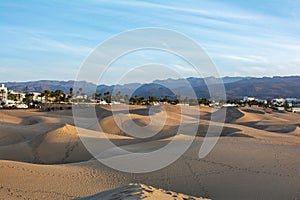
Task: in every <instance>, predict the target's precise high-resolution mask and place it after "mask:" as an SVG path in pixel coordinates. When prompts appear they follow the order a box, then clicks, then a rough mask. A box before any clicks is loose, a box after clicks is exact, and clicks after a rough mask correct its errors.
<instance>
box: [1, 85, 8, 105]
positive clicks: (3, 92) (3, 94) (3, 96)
mask: <svg viewBox="0 0 300 200" xmlns="http://www.w3.org/2000/svg"><path fill="white" fill-rule="evenodd" d="M7 94H8V92H7V87H5V86H4V84H2V85H1V87H0V101H6V100H7Z"/></svg>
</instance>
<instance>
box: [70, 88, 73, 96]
mask: <svg viewBox="0 0 300 200" xmlns="http://www.w3.org/2000/svg"><path fill="white" fill-rule="evenodd" d="M72 97H73V88H70V98H72Z"/></svg>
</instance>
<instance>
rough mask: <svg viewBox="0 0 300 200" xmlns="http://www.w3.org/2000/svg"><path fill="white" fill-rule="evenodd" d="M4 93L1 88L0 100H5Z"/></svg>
mask: <svg viewBox="0 0 300 200" xmlns="http://www.w3.org/2000/svg"><path fill="white" fill-rule="evenodd" d="M4 93H5V90H4V89H1V101H3V100H5V98H4Z"/></svg>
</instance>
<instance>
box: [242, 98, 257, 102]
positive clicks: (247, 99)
mask: <svg viewBox="0 0 300 200" xmlns="http://www.w3.org/2000/svg"><path fill="white" fill-rule="evenodd" d="M248 101H255V98H254V97H244V98H243V102H248Z"/></svg>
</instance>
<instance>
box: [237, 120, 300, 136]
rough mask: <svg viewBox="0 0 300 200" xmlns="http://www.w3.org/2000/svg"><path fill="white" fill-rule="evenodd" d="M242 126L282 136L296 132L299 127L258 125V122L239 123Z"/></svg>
mask: <svg viewBox="0 0 300 200" xmlns="http://www.w3.org/2000/svg"><path fill="white" fill-rule="evenodd" d="M239 124H240V125H243V126H248V127H251V128H255V129H259V130H265V131H268V132H273V133H282V134H287V133H290V132H293V131H295V130H296V128H297V127H298V125H295V124H271V125H269V124H258V122H244V123H239Z"/></svg>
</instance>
